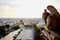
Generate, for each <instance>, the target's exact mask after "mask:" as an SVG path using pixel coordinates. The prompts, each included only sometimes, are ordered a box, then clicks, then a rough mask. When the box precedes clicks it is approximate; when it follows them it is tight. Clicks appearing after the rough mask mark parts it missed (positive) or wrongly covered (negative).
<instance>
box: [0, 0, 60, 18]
mask: <svg viewBox="0 0 60 40" xmlns="http://www.w3.org/2000/svg"><path fill="white" fill-rule="evenodd" d="M47 5H53V6H55V7H56V8H57V9H58V11H60V0H0V18H41V17H42V13H43V11H44V9H46V7H47Z"/></svg>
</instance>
